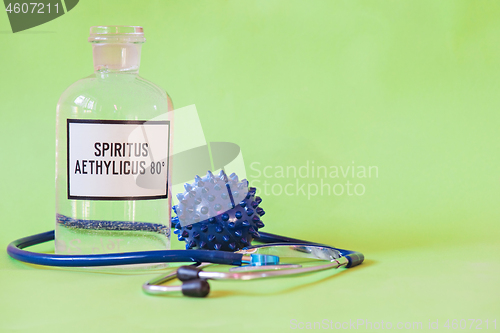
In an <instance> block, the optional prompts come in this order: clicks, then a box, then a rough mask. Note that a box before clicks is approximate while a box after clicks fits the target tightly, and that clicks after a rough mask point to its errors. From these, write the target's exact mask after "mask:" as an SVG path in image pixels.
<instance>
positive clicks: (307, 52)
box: [0, 0, 500, 332]
mask: <svg viewBox="0 0 500 333" xmlns="http://www.w3.org/2000/svg"><path fill="white" fill-rule="evenodd" d="M499 17H500V2H497V1H422V0H419V1H400V0H398V1H381V0H370V1H338V0H330V1H318V0H314V1H306V0H302V1H285V0H283V1H277V0H271V1H264V0H263V1H118V0H114V1H81V2H80V3H79V4H78V5H77V6H76V7H75V8H74V9H73V10H71V12H69V13H67V14H65V15H63V16H61V17H59V18H57V19H55V20H53V21H50V22H48V23H46V24H43V25H41V26H38V27H35V28H33V29H30V30H27V31H25V32H20V33H16V34H12V33H11V32H10V26H9V23H8V19H7V15H6V13H5V14H2V15H0V43H1V44H0V45H1V51H0V64H1V65H2V67H1V70H0V73H1V74H0V106H1V120H0V126H1V127H0V142H1V143H0V162H1V163H0V172H1V173H0V174H1V175H2V181H1V187H0V188H1V200H0V211H1V212H2V219H1V232H0V245H1V246H2V247H3V248H5V247H6V246H7V244H8V243H9V242H10V241H12V240H13V239H16V238H19V237H23V236H26V235H30V234H34V233H38V232H42V231H46V230H50V229H53V226H54V205H55V204H54V160H55V153H54V148H55V145H54V140H55V106H56V103H57V100H58V98H59V96H60V94H61V93H62V92H63V91H64V90H65V88H66V87H67V86H69V85H70V84H71V83H72V82H74V81H76V80H77V79H80V78H82V77H84V76H87V75H89V74H90V73H91V72H92V53H91V46H90V44H89V43H87V41H86V40H87V37H88V29H89V27H90V26H92V25H141V26H143V27H144V30H145V34H146V38H147V42H146V44H145V45H144V47H143V53H142V64H141V75H142V76H144V77H145V78H147V79H149V80H151V81H152V82H154V83H157V84H158V85H160V86H161V87H163V88H164V89H166V90H167V92H168V93H169V94H170V96H171V97H172V99H173V101H174V105H175V106H176V108H179V107H183V106H187V105H190V104H196V107H197V109H198V112H199V115H200V119H201V122H202V125H203V128H204V131H205V135H206V138H207V141H228V142H234V143H237V144H238V145H240V147H241V149H242V152H243V155H244V159H245V163H246V165H247V171H248V173H249V178H250V180H260V181H263V180H266V179H265V178H264V177H260V178H259V179H257V177H256V175H255V172H252V170H251V169H250V164H251V163H253V162H259V163H261V164H260V165H261V168H262V167H264V166H272V167H276V166H285V167H286V166H293V165H294V166H297V167H299V166H302V165H305V164H306V163H307V161H309V162H310V163H312V161H314V163H315V165H322V166H344V167H347V166H349V165H352V163H353V161H354V164H355V165H363V166H377V167H378V170H379V173H378V177H372V178H367V179H353V180H352V181H353V182H354V183H358V182H361V183H363V184H364V186H365V188H366V192H365V194H364V195H362V196H356V195H353V196H348V195H346V194H344V195H340V196H335V195H330V196H328V195H323V196H320V195H317V196H314V197H311V199H310V200H308V198H307V196H304V195H294V196H286V195H272V194H271V195H268V196H264V195H263V199H264V201H263V204H262V207H263V208H264V209H265V210H266V212H267V214H266V215H265V216H264V218H263V221H264V222H265V223H266V228H265V230H266V231H268V232H276V233H281V234H286V235H288V236H291V237H299V238H304V239H308V240H314V241H318V242H324V243H328V244H332V245H335V246H338V247H343V248H349V249H355V250H359V251H361V252H363V253H364V254H365V256H366V258H367V259H366V262H365V264H364V265H363V266H360V267H358V268H354V269H352V270H345V271H342V272H338V273H337V274H333V275H332V272H322V273H317V274H313V275H309V276H303V277H295V278H288V279H276V280H267V281H256V282H248V283H245V282H241V283H239V282H213V283H212V289H213V293H212V294H211V296H210V297H209V298H208V299H189V298H181V297H180V296H172V297H150V296H146V295H145V294H143V293H142V291H141V289H140V286H141V284H142V283H143V282H144V281H146V280H147V279H149V278H152V277H153V276H154V275H151V274H136V275H133V274H126V275H120V274H102V273H88V272H79V271H71V270H59V269H48V268H43V267H34V266H29V265H26V264H23V263H20V262H16V261H14V260H13V259H11V258H9V257H8V256H7V254H6V253H5V252H4V253H3V255H0V331H36V332H40V331H51V332H61V331H71V332H98V331H130V332H139V331H140V332H142V331H158V332H160V331H161V332H174V331H181V330H182V331H183V332H194V331H197V332H202V331H203V332H205V331H207V332H212V331H213V332H221V331H245V332H246V331H266V332H277V331H287V330H290V328H291V325H290V321H291V320H292V319H296V320H297V321H301V322H308V321H309V322H314V321H321V320H323V319H328V320H332V321H333V322H334V323H335V322H345V321H349V320H354V321H355V320H357V319H364V320H367V321H372V322H381V321H382V320H383V321H384V322H388V321H391V322H392V323H393V324H395V323H397V322H403V323H405V322H415V321H421V322H422V323H423V329H422V330H420V331H426V330H427V326H428V322H429V320H432V321H436V320H439V325H440V330H443V331H447V329H445V328H443V325H444V323H445V321H446V320H447V319H450V320H451V319H481V320H483V325H482V326H481V327H482V328H483V329H485V328H486V327H485V324H484V321H485V320H486V319H489V320H490V330H493V329H492V327H491V321H492V320H494V319H497V320H499V319H500V318H498V315H499V309H500V301H499V299H500V297H499V292H500V283H499V282H500V260H499V259H498V253H499V250H500V246H499V235H500V231H499V230H500V228H499V218H500V209H499V207H500V205H499V199H500V194H499V185H500V158H499V151H500V140H499V137H498V131H499V127H500V113H499V106H500V94H499V93H498V92H499V90H500V86H499V84H498V82H499V73H500V67H499V66H500V20H499V19H498V18H499ZM267 180H268V182H269V183H271V184H281V185H283V186H284V185H286V184H287V183H294V182H295V181H296V180H295V179H286V178H285V179H282V178H279V179H278V178H275V177H274V178H271V179H267ZM300 181H301V182H303V183H305V184H312V183H319V182H320V179H319V178H314V179H312V178H309V179H300ZM326 181H328V182H329V183H331V184H334V183H337V182H345V181H346V179H343V178H340V179H327V180H326ZM173 242H174V244H175V246H176V247H179V246H181V245H182V244H178V243H177V241H176V240H174V241H173ZM51 249H52V245H47V246H44V247H41V250H51ZM469 323H470V322H468V323H467V330H462V331H468V327H469ZM498 325H500V322H499V323H498ZM497 329H500V328H497ZM358 331H366V330H365V329H364V328H361V327H360V329H358Z"/></svg>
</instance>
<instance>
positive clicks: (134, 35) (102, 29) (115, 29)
mask: <svg viewBox="0 0 500 333" xmlns="http://www.w3.org/2000/svg"><path fill="white" fill-rule="evenodd" d="M145 41H146V38H144V30H143V29H142V27H138V26H131V25H106V26H94V27H91V28H90V37H89V42H91V43H144V42H145Z"/></svg>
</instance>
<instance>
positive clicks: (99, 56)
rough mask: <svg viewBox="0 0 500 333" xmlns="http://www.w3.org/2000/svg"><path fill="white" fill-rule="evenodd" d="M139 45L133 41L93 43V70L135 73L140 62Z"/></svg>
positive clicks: (97, 71)
mask: <svg viewBox="0 0 500 333" xmlns="http://www.w3.org/2000/svg"><path fill="white" fill-rule="evenodd" d="M141 46H142V45H141V44H134V43H95V44H93V45H92V53H93V56H94V72H96V73H132V74H137V73H138V72H139V65H140V62H141Z"/></svg>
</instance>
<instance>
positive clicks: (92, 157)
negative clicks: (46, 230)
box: [67, 119, 170, 200]
mask: <svg viewBox="0 0 500 333" xmlns="http://www.w3.org/2000/svg"><path fill="white" fill-rule="evenodd" d="M67 126H68V127H67V130H68V199H81V200H141V199H162V198H167V195H168V190H167V188H168V184H167V179H168V170H169V169H168V167H169V158H168V157H169V144H170V142H169V139H170V122H169V121H135V120H88V119H68V123H67Z"/></svg>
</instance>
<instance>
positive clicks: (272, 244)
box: [7, 231, 364, 297]
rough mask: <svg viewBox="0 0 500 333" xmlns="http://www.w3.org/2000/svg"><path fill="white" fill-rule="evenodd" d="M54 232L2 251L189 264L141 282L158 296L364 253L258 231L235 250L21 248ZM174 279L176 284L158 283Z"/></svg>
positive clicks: (23, 256)
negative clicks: (251, 242)
mask: <svg viewBox="0 0 500 333" xmlns="http://www.w3.org/2000/svg"><path fill="white" fill-rule="evenodd" d="M54 237H55V232H54V231H48V232H44V233H41V234H37V235H33V236H29V237H24V238H20V239H18V240H15V241H13V242H12V243H10V244H9V245H8V247H7V252H8V254H9V255H10V256H11V257H12V258H14V259H17V260H19V261H23V262H26V263H29V264H35V265H44V266H59V267H95V266H116V265H133V264H152V263H173V262H192V263H194V264H193V265H191V266H181V267H179V268H178V269H177V270H175V271H174V272H172V273H170V274H168V275H166V276H161V277H159V278H155V279H153V280H151V281H149V282H146V283H145V284H144V285H143V290H144V291H145V292H146V293H147V294H151V295H161V294H168V293H171V292H179V291H180V292H182V294H184V295H186V296H192V297H205V296H206V295H208V293H209V291H210V287H209V284H208V282H207V280H253V279H263V278H272V277H280V276H290V275H296V274H304V273H311V272H316V271H320V270H326V269H331V268H340V267H345V268H350V267H354V266H357V265H360V264H361V263H362V262H363V260H364V256H363V254H361V253H360V252H356V251H349V250H343V249H338V248H335V247H331V246H328V245H323V244H317V243H312V242H308V241H303V240H299V239H294V238H288V237H284V236H279V235H274V234H270V233H265V232H260V236H259V237H258V238H256V239H255V240H256V241H259V242H262V243H265V244H262V245H255V246H249V247H246V248H244V249H243V250H240V251H237V252H223V251H213V250H159V251H142V252H126V253H110V254H93V255H60V254H48V253H37V252H31V251H26V250H23V249H24V248H27V247H30V246H33V245H37V244H41V243H45V242H48V241H52V240H54ZM282 259H285V260H293V261H296V262H314V263H319V264H316V265H312V266H307V267H302V266H301V265H300V264H296V263H294V264H282V263H280V262H281V260H282ZM212 264H223V265H232V266H237V267H234V268H232V269H230V270H229V272H216V271H213V272H212V271H204V270H203V268H205V267H207V266H208V265H212ZM176 277H177V278H179V280H181V281H182V282H183V284H182V286H164V285H161V284H163V283H165V282H167V281H170V280H173V279H174V278H176Z"/></svg>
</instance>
